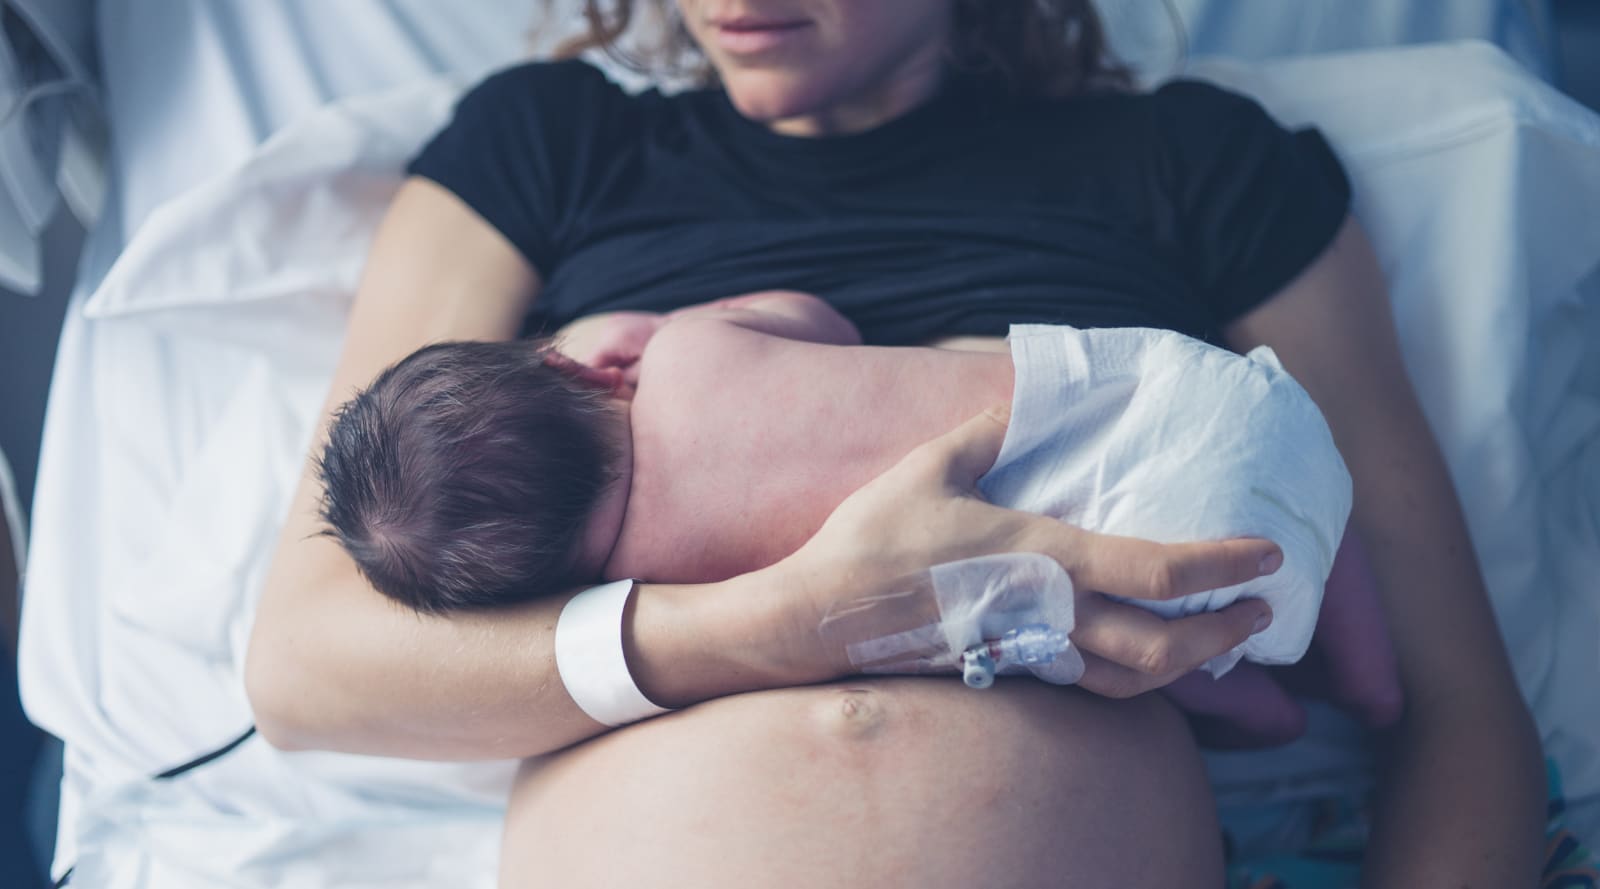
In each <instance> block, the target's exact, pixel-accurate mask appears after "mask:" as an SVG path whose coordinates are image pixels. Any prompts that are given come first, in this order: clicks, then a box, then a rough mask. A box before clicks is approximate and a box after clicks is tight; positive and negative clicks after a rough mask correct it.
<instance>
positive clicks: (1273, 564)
mask: <svg viewBox="0 0 1600 889" xmlns="http://www.w3.org/2000/svg"><path fill="white" fill-rule="evenodd" d="M1282 567H1283V553H1280V552H1270V553H1267V554H1266V555H1265V556H1263V557H1262V559H1261V566H1260V569H1259V570H1260V572H1261V574H1262V575H1267V574H1271V573H1272V572H1274V571H1277V570H1278V569H1279V568H1282Z"/></svg>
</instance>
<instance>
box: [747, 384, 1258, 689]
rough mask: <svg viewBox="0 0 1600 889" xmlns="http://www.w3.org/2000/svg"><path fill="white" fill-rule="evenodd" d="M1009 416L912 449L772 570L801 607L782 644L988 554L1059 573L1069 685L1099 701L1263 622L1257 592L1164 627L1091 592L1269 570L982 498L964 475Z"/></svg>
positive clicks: (1173, 594)
mask: <svg viewBox="0 0 1600 889" xmlns="http://www.w3.org/2000/svg"><path fill="white" fill-rule="evenodd" d="M1009 418H1010V410H1009V408H1008V407H996V408H993V409H991V410H989V411H986V412H984V413H983V414H980V415H978V416H977V417H974V418H972V419H971V420H969V421H968V422H966V423H965V424H963V425H962V426H960V427H959V428H957V429H955V430H953V431H952V432H950V433H948V434H946V435H944V436H941V437H940V438H937V439H934V440H933V441H930V442H928V443H926V444H924V445H922V446H921V447H919V448H917V449H916V450H915V451H913V452H911V453H910V454H908V455H907V456H906V457H905V458H904V459H902V460H901V461H900V462H899V463H898V464H896V465H895V466H894V467H892V468H891V469H890V470H889V471H888V472H886V473H884V474H883V475H882V476H880V477H878V478H877V479H875V480H874V481H872V482H871V483H870V484H868V485H866V486H865V487H863V488H861V489H860V490H859V491H857V492H856V493H854V494H852V495H851V496H850V498H849V499H847V500H846V501H845V502H844V503H842V504H841V505H840V506H839V508H838V509H836V510H835V511H834V513H833V515H832V516H830V517H829V519H828V521H827V522H826V523H825V524H824V525H823V527H822V528H821V529H820V530H819V531H818V532H817V533H816V534H815V535H814V536H813V537H812V538H811V540H810V541H808V542H807V543H806V545H805V546H803V547H801V549H800V550H799V551H797V552H796V553H794V554H793V555H792V556H790V557H789V558H787V559H785V560H784V561H783V562H782V563H780V564H779V565H778V566H775V567H776V568H777V569H778V570H780V571H782V572H783V573H784V574H785V575H786V576H787V579H788V581H789V582H791V583H794V584H795V585H796V586H797V587H799V588H800V589H803V590H804V591H805V598H806V601H807V602H808V603H809V608H808V610H805V611H804V613H797V614H796V615H795V620H796V622H797V623H799V624H808V626H795V627H794V628H793V632H792V634H791V636H790V638H792V639H802V638H811V639H815V638H816V632H815V630H814V629H811V628H814V627H816V626H817V625H818V623H819V622H820V620H821V617H822V615H824V614H827V613H828V610H829V608H830V606H832V605H834V604H835V603H838V602H841V601H843V600H850V599H858V598H860V597H861V596H863V595H864V594H868V593H870V592H872V591H873V590H876V589H879V588H886V587H887V585H888V584H890V583H891V582H892V581H894V580H895V579H896V578H899V577H902V576H904V575H907V574H911V573H913V572H917V571H921V570H924V569H926V568H928V567H929V566H931V565H937V564H942V563H945V562H954V561H958V560H961V559H967V558H972V557H975V556H980V555H988V554H992V553H999V552H1038V553H1043V554H1045V555H1047V556H1050V557H1051V558H1054V559H1055V560H1056V561H1057V562H1059V563H1060V564H1061V566H1062V567H1063V568H1065V569H1066V571H1067V573H1068V574H1069V575H1070V576H1071V577H1072V580H1073V585H1074V586H1075V588H1076V590H1077V593H1076V595H1077V601H1076V612H1077V627H1076V629H1075V630H1074V631H1073V633H1072V640H1073V642H1074V644H1075V645H1076V646H1077V647H1078V649H1079V650H1080V651H1081V652H1082V653H1083V656H1084V661H1085V666H1086V669H1085V672H1084V675H1083V678H1082V679H1081V680H1080V681H1079V684H1080V685H1082V686H1083V687H1084V688H1087V689H1089V690H1090V691H1094V692H1096V693H1099V694H1102V695H1106V696H1109V697H1132V696H1133V695H1137V694H1141V693H1143V692H1146V691H1149V690H1151V689H1155V688H1159V687H1161V686H1163V685H1166V684H1167V683H1169V682H1171V681H1172V680H1174V679H1176V678H1177V677H1179V676H1182V675H1183V674H1184V673H1187V672H1189V671H1190V670H1192V669H1194V668H1195V667H1197V666H1199V665H1200V664H1202V663H1204V662H1205V661H1207V660H1209V659H1210V658H1212V657H1214V656H1216V655H1219V654H1222V653H1223V652H1226V651H1229V650H1231V649H1232V648H1234V647H1235V646H1237V645H1239V644H1240V643H1241V642H1243V641H1244V640H1245V639H1246V638H1248V637H1249V636H1250V635H1251V634H1252V633H1255V632H1258V631H1260V630H1261V629H1264V628H1265V626H1266V624H1267V622H1269V621H1270V620H1271V611H1270V609H1269V608H1268V607H1267V605H1266V603H1265V602H1262V601H1260V600H1255V599H1250V600H1242V601H1240V602H1236V603H1234V604H1233V605H1232V606H1230V607H1228V608H1225V609H1223V610H1221V611H1218V612H1215V613H1209V614H1200V615H1195V616H1192V617H1186V618H1182V619H1179V620H1172V621H1168V620H1164V619H1163V618H1161V617H1159V616H1157V615H1155V614H1152V613H1150V612H1148V611H1145V610H1143V609H1141V608H1137V607H1134V606H1131V605H1125V604H1121V603H1118V602H1115V601H1112V600H1111V599H1108V598H1106V595H1103V594H1111V595H1116V596H1121V597H1126V598H1130V599H1147V600H1161V599H1173V598H1177V597H1179V596H1184V595H1188V594H1190V593H1197V592H1202V591H1204V590H1209V589H1216V588H1219V587H1224V586H1230V585H1233V584H1237V583H1243V582H1244V581H1247V580H1250V579H1252V578H1255V577H1258V576H1261V575H1262V574H1270V573H1271V572H1273V571H1275V570H1277V568H1278V566H1279V564H1281V562H1282V554H1281V553H1280V552H1279V550H1278V548H1277V546H1276V545H1274V544H1272V543H1270V542H1268V541H1265V540H1248V539H1241V540H1228V541H1219V542H1211V543H1183V544H1159V543H1152V542H1150V541H1146V540H1137V539H1134V538H1129V537H1112V536H1107V535H1103V534H1095V533H1092V532H1089V531H1085V530H1083V529H1081V528H1075V527H1073V526H1071V525H1068V524H1065V523H1063V522H1060V521H1057V520H1055V519H1051V518H1048V517H1045V516H1039V515H1035V514H1032V513H1024V512H1018V511H1016V510H1011V509H1005V508H1002V507H998V506H994V505H993V504H990V503H988V502H986V501H984V500H983V498H982V496H981V495H980V494H979V493H978V489H977V481H978V479H979V477H981V476H982V475H983V474H984V473H985V472H987V471H988V470H989V468H990V467H991V466H993V465H994V461H995V458H996V457H997V456H998V455H999V452H1000V446H1001V443H1002V442H1003V441H1004V439H1005V431H1006V425H1007V422H1008V420H1009ZM807 630H810V632H809V633H808V632H806V631H807ZM798 655H799V656H800V657H803V658H806V659H808V660H810V661H811V662H812V663H818V664H820V663H827V664H828V668H827V669H819V670H818V674H819V675H821V674H824V673H825V674H829V675H842V674H845V673H849V672H852V671H851V670H850V668H849V666H848V664H841V663H839V662H838V654H837V653H836V652H834V653H829V652H827V651H824V650H823V647H822V646H821V644H820V643H817V644H815V645H814V649H813V650H812V651H809V652H800V653H798Z"/></svg>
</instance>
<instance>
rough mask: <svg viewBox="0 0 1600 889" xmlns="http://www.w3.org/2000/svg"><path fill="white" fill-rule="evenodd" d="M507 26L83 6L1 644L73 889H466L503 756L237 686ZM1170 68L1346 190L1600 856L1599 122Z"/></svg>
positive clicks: (1404, 58)
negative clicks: (54, 267) (33, 479)
mask: <svg viewBox="0 0 1600 889" xmlns="http://www.w3.org/2000/svg"><path fill="white" fill-rule="evenodd" d="M535 5H536V4H533V3H522V2H516V3H491V2H482V3H476V4H467V3H455V4H448V5H446V4H438V3H436V2H434V0H340V2H338V3H325V2H320V0H285V2H275V3H270V4H262V3H253V2H252V3H245V2H234V0H163V2H152V0H100V2H99V4H98V9H97V14H98V19H97V27H98V29H99V37H100V47H101V49H100V53H101V58H100V62H101V65H102V68H103V74H104V84H105V91H104V95H103V103H104V108H105V112H106V116H107V119H108V121H109V125H110V130H111V132H112V134H113V138H112V141H111V143H110V151H109V154H108V157H107V163H108V170H109V174H108V182H109V188H108V190H107V197H106V202H105V210H104V213H103V214H102V216H101V218H100V221H99V223H98V224H97V225H96V227H95V229H94V230H93V231H92V232H91V234H90V237H89V242H88V245H87V247H86V253H85V257H84V260H83V264H82V273H81V278H82V280H81V281H80V285H79V288H78V291H77V292H76V293H75V294H74V296H73V298H72V304H71V307H70V309H69V312H68V318H67V323H66V327H65V329H64V330H63V332H62V337H61V346H60V353H59V357H58V359H57V369H56V373H55V380H54V384H53V389H52V393H51V401H50V408H49V414H48V417H47V422H46V431H45V443H44V451H43V454H42V458H41V465H40V473H39V479H38V483H37V489H36V495H35V501H36V508H35V511H34V516H33V540H32V546H31V550H30V565H29V573H28V579H27V587H26V591H25V592H26V599H25V607H24V615H23V639H22V654H21V679H22V691H23V696H24V703H25V705H26V707H27V710H28V713H29V715H30V716H31V717H32V718H33V719H34V720H35V721H36V722H37V723H39V724H40V725H41V726H42V727H44V728H45V729H47V730H49V731H50V732H51V733H53V734H55V735H56V736H58V737H60V738H62V739H64V741H65V744H66V753H65V774H64V777H63V780H62V785H61V808H60V819H59V821H60V828H59V833H58V844H57V854H56V860H55V865H54V873H55V874H57V875H60V874H62V873H63V872H64V871H66V869H67V868H68V867H73V866H75V867H76V870H75V872H74V882H73V885H84V886H95V887H113V889H134V887H139V889H144V887H163V889H165V887H177V889H187V887H202V886H203V887H212V886H239V887H257V886H261V887H265V886H294V887H334V886H339V887H348V886H357V887H359V886H368V885H370V886H385V887H413V886H414V887H442V886H489V885H492V882H493V873H494V862H495V860H496V845H497V841H498V833H497V831H498V824H499V818H500V812H501V806H502V800H503V796H504V793H505V790H506V788H507V786H508V782H509V777H510V772H511V764H509V763H487V764H483V763H480V764H432V763H412V762H401V761H394V760H385V759H379V758H370V757H358V756H347V755H336V754H321V753H301V754H284V753H279V752H277V751H275V750H273V749H271V748H270V747H269V746H267V745H266V744H264V743H262V742H261V741H260V740H259V739H255V738H250V737H248V736H247V735H246V729H247V728H248V727H249V726H250V724H251V714H250V712H249V708H248V706H247V702H246V700H245V697H244V692H243V686H242V683H241V681H240V676H241V668H242V664H243V660H244V650H245V641H246V639H247V638H248V632H249V626H250V621H251V616H252V613H253V604H254V601H255V597H256V595H257V594H258V591H259V585H260V581H261V579H262V576H263V573H264V571H265V567H266V561H267V558H268V555H269V550H270V547H271V546H272V544H273V541H274V536H275V530H276V526H277V524H278V521H279V519H280V517H281V515H282V514H283V512H284V510H285V509H286V507H287V503H288V497H289V494H290V492H291V489H292V486H293V484H294V480H295V478H296V476H297V473H298V470H299V462H300V457H301V453H302V450H303V448H304V446H305V443H306V441H307V440H308V439H309V436H310V434H311V429H312V423H313V421H314V418H315V412H316V409H317V407H318V405H319V403H320V399H321V396H322V393H323V390H324V388H325V385H326V380H327V378H328V376H329V375H330V373H331V370H332V366H333V361H334V358H335V355H336V352H337V349H338V345H339V341H340V336H341V333H342V324H343V314H344V311H345V309H346V308H347V306H348V300H349V297H350V294H351V292H352V290H353V288H354V286H355V281H356V277H357V274H358V273H359V269H360V265H361V262H362V258H363V253H364V248H365V245H366V243H367V240H368V238H369V237H370V234H371V231H372V226H373V223H374V221H375V220H376V218H377V216H378V214H379V213H380V212H381V210H382V207H383V205H384V203H385V200H386V199H387V197H388V195H389V194H390V193H391V192H392V190H393V188H394V187H395V185H396V184H397V181H398V179H397V177H398V170H399V169H400V166H401V164H402V163H403V161H404V159H405V158H406V157H407V156H408V155H409V154H410V153H411V152H412V151H414V150H415V148H416V147H417V146H418V145H419V143H420V141H421V140H422V139H423V138H424V137H425V136H426V135H427V133H428V132H429V131H430V130H431V129H432V128H434V127H435V126H437V125H438V124H439V123H440V122H441V121H442V120H443V119H444V118H445V116H446V115H447V114H448V111H449V108H450V105H451V102H452V100H453V98H454V96H455V95H456V94H457V93H458V92H459V90H460V89H461V88H462V87H463V86H464V85H466V84H468V83H470V82H471V81H472V80H473V79H475V78H476V77H478V76H479V75H481V74H482V73H483V72H484V71H486V70H487V69H489V68H491V67H494V66H497V65H499V64H503V63H505V62H507V61H510V60H513V59H516V58H518V57H520V56H522V55H523V54H524V53H525V52H526V51H527V48H528V46H529V41H530V39H531V38H530V32H531V30H532V26H533V24H534V22H533V21H532V8H533V7H534V6H535ZM446 9H448V11H446ZM1126 24H1127V23H1124V25H1126ZM1139 27H1140V28H1144V27H1145V26H1143V25H1140V26H1139ZM1141 33H1150V32H1149V31H1144V32H1141ZM1218 33H1225V29H1221V30H1219V31H1218ZM550 36H551V35H550V34H549V33H545V34H543V35H542V36H541V37H540V39H545V40H547V39H549V38H550ZM1193 65H1194V66H1195V67H1196V68H1197V69H1198V70H1199V71H1200V72H1201V73H1203V74H1204V75H1205V76H1208V77H1211V78H1213V79H1216V80H1219V81H1221V82H1223V83H1226V84H1228V85H1231V86H1233V87H1234V88H1237V89H1240V90H1243V91H1246V92H1249V93H1251V94H1253V95H1255V96H1257V97H1259V98H1260V99H1261V101H1262V102H1263V103H1264V104H1266V105H1267V107H1268V108H1269V109H1270V110H1271V111H1273V113H1274V114H1276V115H1277V116H1278V117H1279V118H1280V119H1281V120H1283V121H1284V122H1285V123H1288V124H1291V125H1293V124H1302V123H1308V122H1315V123H1317V124H1318V125H1319V126H1321V127H1322V128H1323V129H1324V131H1325V132H1326V133H1327V134H1328V136H1329V138H1330V140H1331V141H1332V143H1333V144H1334V145H1335V147H1336V149H1337V150H1338V151H1339V153H1340V154H1341V156H1342V158H1343V159H1344V160H1345V162H1346V164H1347V166H1348V167H1349V169H1350V172H1351V176H1352V179H1353V182H1354V185H1355V193H1356V198H1355V209H1356V212H1357V213H1358V215H1359V216H1360V217H1361V219H1362V221H1363V222H1364V223H1365V225H1366V226H1367V228H1368V229H1369V230H1370V232H1371V233H1372V236H1373V239H1374V242H1375V245H1376V247H1377V249H1378V251H1379V254H1380V258H1381V259H1382V261H1383V264H1384V266H1385V269H1386V271H1387V272H1388V274H1389V276H1390V279H1391V283H1392V287H1393V293H1394V299H1395V311H1396V317H1397V321H1398V323H1399V327H1400V330H1401V332H1402V340H1403V345H1404V349H1405V354H1406V359H1407V363H1408V367H1409V369H1410V371H1411V373H1412V374H1413V376H1414V378H1415V379H1416V382H1417V385H1418V389H1419V391H1420V394H1421V395H1422V398H1423V401H1424V404H1425V409H1426V411H1427V413H1428V417H1429V420H1430V421H1431V422H1432V424H1433V425H1434V428H1435V430H1436V431H1437V433H1438V434H1439V436H1440V438H1441V440H1442V442H1443V444H1444V448H1445V452H1446V457H1447V460H1448V462H1449V464H1450V468H1451V470H1452V473H1453V474H1454V477H1455V479H1456V481H1457V484H1458V486H1459V487H1460V489H1461V492H1462V496H1463V500H1464V502H1465V504H1466V507H1467V512H1468V514H1469V516H1470V517H1471V525H1472V527H1471V530H1472V532H1473V536H1474V540H1475V542H1476V544H1477V547H1478V551H1479V553H1480V556H1481V559H1482V561H1483V564H1484V567H1485V573H1486V575H1487V578H1488V581H1489V584H1490V587H1491V590H1492V595H1493V597H1494V602H1495V606H1496V610H1497V613H1498V615H1499V617H1500V619H1501V623H1502V627H1503V629H1504V631H1505V634H1506V637H1507V639H1508V642H1509V644H1510V647H1511V649H1512V652H1513V657H1514V661H1515V665H1516V668H1517V675H1518V679H1519V681H1520V682H1521V684H1522V686H1523V689H1524V691H1525V692H1526V693H1527V694H1528V697H1529V699H1530V701H1531V702H1532V704H1533V707H1534V710H1535V713H1536V715H1537V717H1538V720H1539V723H1540V728H1541V732H1542V734H1543V736H1544V738H1545V742H1546V745H1547V748H1548V749H1549V751H1550V752H1551V753H1552V755H1554V756H1555V757H1556V758H1557V759H1558V760H1559V762H1560V764H1561V766H1562V769H1563V771H1564V773H1565V778H1566V782H1567V789H1568V792H1569V795H1570V796H1571V797H1572V798H1573V802H1574V809H1573V814H1574V815H1575V817H1576V818H1577V819H1578V820H1579V821H1580V822H1582V823H1586V825H1587V831H1588V836H1589V839H1590V840H1591V841H1592V840H1595V839H1600V830H1597V827H1600V814H1597V813H1600V707H1596V706H1595V703H1596V700H1595V693H1594V689H1595V688H1596V687H1597V686H1600V645H1597V641H1600V589H1597V586H1596V583H1595V581H1594V578H1595V577H1600V355H1597V354H1596V350H1595V349H1594V347H1593V345H1592V344H1594V343H1596V342H1600V223H1597V222H1596V221H1595V219H1594V218H1593V216H1592V209H1591V208H1593V207H1594V206H1600V120H1597V119H1596V117H1595V116H1594V115H1593V114H1591V113H1589V112H1587V111H1585V110H1584V109H1582V108H1580V107H1579V106H1577V105H1576V104H1575V103H1573V102H1571V101H1569V100H1567V99H1565V98H1564V97H1562V96H1561V95H1560V94H1558V93H1556V92H1555V91H1554V90H1552V89H1551V88H1549V87H1548V86H1546V85H1544V84H1543V83H1541V82H1540V81H1538V80H1537V79H1535V78H1532V77H1529V76H1528V75H1527V74H1526V73H1524V72H1523V70H1522V69H1520V68H1519V67H1518V66H1517V65H1515V64H1514V63H1513V62H1512V61H1511V60H1510V59H1509V58H1508V57H1507V56H1506V55H1505V54H1504V53H1503V52H1501V51H1500V50H1497V49H1495V48H1493V47H1491V46H1489V45H1487V44H1484V43H1460V44H1451V45H1439V46H1429V47H1420V48H1407V49H1388V50H1377V51H1364V52H1354V53H1345V54H1319V55H1314V56H1308V57H1303V58H1293V59H1282V60H1277V61H1266V62H1250V63H1244V62H1238V61H1233V62H1225V61H1211V62H1204V61H1196V62H1194V63H1193ZM240 738H244V740H243V742H242V743H239V744H238V745H237V746H235V747H232V748H231V749H229V750H228V752H227V753H226V754H225V755H223V756H221V757H219V758H216V759H215V760H213V761H209V762H207V763H205V764H204V765H202V766H200V767H197V768H194V769H192V770H188V771H185V772H184V773H183V774H181V775H180V776H178V777H175V778H171V779H159V780H158V779H155V778H153V777H152V776H156V775H158V774H161V773H163V772H167V771H170V770H172V769H173V768H174V767H175V766H179V765H181V764H185V763H187V762H190V761H192V760H194V759H195V758H196V757H197V756H199V755H200V754H204V753H206V752H208V751H214V750H218V749H221V748H224V747H226V746H227V745H229V744H230V743H231V742H233V741H235V740H237V739H240ZM1362 760H1363V756H1362V751H1361V750H1360V749H1359V744H1351V743H1349V740H1348V738H1347V737H1345V736H1344V735H1343V734H1341V729H1340V728H1339V726H1338V725H1337V723H1336V722H1331V723H1329V724H1328V726H1327V730H1325V731H1323V730H1319V731H1318V732H1316V733H1314V735H1313V737H1311V738H1309V739H1307V741H1305V742H1302V743H1300V744H1298V745H1294V746H1292V747H1290V748H1288V749H1286V750H1285V751H1282V752H1280V753H1278V754H1275V755H1274V756H1272V757H1268V758H1262V757H1256V758H1253V759H1251V760H1249V761H1248V763H1247V762H1246V761H1245V760H1240V759H1229V758H1226V757H1218V758H1216V759H1215V760H1214V761H1213V764H1212V765H1213V771H1214V774H1215V775H1216V776H1217V780H1218V782H1219V792H1220V793H1221V794H1222V796H1223V798H1224V799H1225V800H1234V801H1238V800H1256V799H1263V798H1270V797H1273V796H1274V795H1278V796H1281V795H1284V794H1295V793H1309V792H1313V791H1314V790H1315V789H1317V788H1318V787H1319V786H1321V787H1325V786H1327V785H1329V784H1338V783H1341V782H1345V781H1349V780H1351V776H1353V775H1356V774H1359V770H1360V768H1361V766H1362Z"/></svg>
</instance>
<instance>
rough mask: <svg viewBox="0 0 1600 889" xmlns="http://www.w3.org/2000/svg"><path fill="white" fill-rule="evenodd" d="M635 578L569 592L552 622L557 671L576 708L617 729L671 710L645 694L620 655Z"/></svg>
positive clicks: (591, 717) (625, 660)
mask: <svg viewBox="0 0 1600 889" xmlns="http://www.w3.org/2000/svg"><path fill="white" fill-rule="evenodd" d="M631 592H633V581H631V580H619V581H616V582H615V583H608V584H605V585H603V586H597V587H590V588H589V589H587V590H584V591H583V592H581V593H579V594H577V595H576V596H573V597H572V599H571V600H570V601H568V602H567V604H566V607H564V608H562V609H561V617H560V618H558V619H557V620H556V671H557V672H558V673H560V675H561V684H562V685H565V686H566V687H567V694H568V695H569V696H570V697H571V698H572V701H573V703H575V704H577V705H578V708H579V709H580V710H582V711H583V712H584V713H586V714H588V715H589V718H590V719H593V720H594V721H595V722H598V723H602V724H604V725H609V726H612V727H616V726H619V725H627V724H628V723H630V722H638V721H639V720H641V719H646V718H649V717H651V716H660V715H661V714H663V713H670V712H672V711H671V710H668V709H667V708H666V707H658V706H656V705H655V704H654V703H653V702H651V700H650V699H649V698H647V697H645V696H644V692H642V691H640V690H639V686H638V685H636V684H634V681H633V674H632V673H629V672H628V661H627V659H625V658H624V657H623V654H622V613H623V610H624V609H625V608H627V605H628V594H629V593H631Z"/></svg>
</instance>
